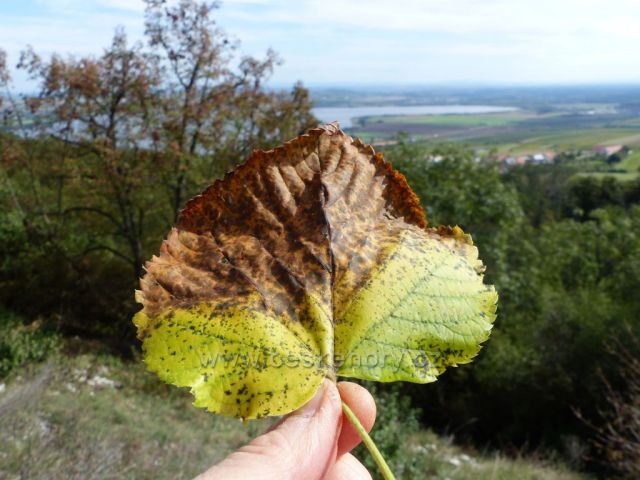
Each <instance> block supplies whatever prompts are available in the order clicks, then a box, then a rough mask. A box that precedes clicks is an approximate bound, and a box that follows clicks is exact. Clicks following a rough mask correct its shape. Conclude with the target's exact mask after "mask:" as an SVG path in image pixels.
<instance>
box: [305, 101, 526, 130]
mask: <svg viewBox="0 0 640 480" xmlns="http://www.w3.org/2000/svg"><path fill="white" fill-rule="evenodd" d="M515 110H518V109H517V108H515V107H495V106H490V105H410V106H394V105H389V106H386V107H317V108H314V109H313V114H314V115H315V116H316V117H318V118H319V119H320V120H321V121H322V122H323V123H329V122H334V121H336V120H337V121H338V122H340V126H341V127H342V128H349V127H352V126H353V123H352V120H353V119H354V118H358V117H368V116H371V115H469V114H482V113H505V112H513V111H515Z"/></svg>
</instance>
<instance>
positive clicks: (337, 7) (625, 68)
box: [0, 0, 640, 83]
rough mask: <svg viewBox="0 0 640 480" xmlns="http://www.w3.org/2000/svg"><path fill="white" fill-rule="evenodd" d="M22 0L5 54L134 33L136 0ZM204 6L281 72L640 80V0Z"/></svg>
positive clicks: (403, 78) (380, 79) (345, 78)
mask: <svg viewBox="0 0 640 480" xmlns="http://www.w3.org/2000/svg"><path fill="white" fill-rule="evenodd" d="M24 1H25V2H28V1H29V0H24ZM31 1H36V2H38V5H40V6H41V8H42V15H40V16H38V17H35V18H34V17H17V16H15V15H14V16H13V17H11V16H7V15H2V7H1V6H0V46H1V47H3V48H5V49H7V50H9V51H10V53H12V54H15V52H17V51H18V50H19V49H20V48H22V47H23V46H24V45H25V44H27V43H31V44H33V45H34V47H35V48H36V49H38V50H40V51H44V52H45V53H47V52H51V51H60V52H73V53H82V54H84V53H100V51H101V50H102V48H103V47H104V46H106V45H108V43H109V40H110V39H111V36H112V34H113V29H114V28H115V26H116V25H118V24H121V25H124V26H125V27H126V29H127V32H128V33H129V35H130V37H131V38H132V39H133V40H135V39H139V38H140V37H141V35H142V30H143V25H142V23H143V15H142V12H143V9H144V3H143V2H142V0H93V1H90V0H84V1H83V0H31ZM172 1H175V0H172ZM97 7H100V8H97ZM98 12H99V13H98ZM214 18H216V19H217V21H218V23H219V24H220V25H221V26H222V27H223V28H225V29H227V30H228V31H229V32H230V33H231V34H233V35H234V36H235V37H237V38H239V39H240V40H241V41H242V42H243V45H244V47H245V50H248V51H249V53H252V54H254V55H261V54H263V53H264V51H265V50H266V49H267V47H274V48H275V49H276V50H277V51H278V52H279V53H280V54H281V55H282V57H283V58H284V59H285V64H284V66H283V67H281V68H279V69H277V70H276V76H275V79H276V80H277V81H278V82H280V83H289V82H291V81H293V80H295V79H298V78H301V79H303V80H304V81H305V82H307V83H325V82H331V83H340V82H358V81H364V82H368V83H396V82H409V83H421V82H447V81H470V82H472V81H473V80H474V79H476V80H477V81H482V82H485V81H488V82H491V81H506V82H511V81H513V82H521V81H527V80H528V79H531V78H535V79H536V81H541V82H542V81H544V82H569V81H580V80H582V81H616V80H618V81H640V58H639V57H640V54H638V53H637V45H639V44H640V43H639V41H640V0H609V1H607V2H603V1H602V0H537V1H536V2H533V1H531V0H450V1H446V0H349V1H344V0H298V1H296V2H292V1H291V0H223V2H222V6H221V9H220V10H218V11H216V12H215V14H214Z"/></svg>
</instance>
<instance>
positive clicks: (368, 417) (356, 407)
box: [338, 382, 376, 455]
mask: <svg viewBox="0 0 640 480" xmlns="http://www.w3.org/2000/svg"><path fill="white" fill-rule="evenodd" d="M338 391H339V392H340V397H341V398H342V401H343V402H344V403H346V404H347V405H349V408H351V410H353V413H355V415H356V417H358V419H359V420H360V423H362V426H363V427H364V428H365V430H366V431H367V432H369V431H370V430H371V428H372V427H373V424H374V422H375V421H376V402H375V400H374V399H373V397H372V396H371V394H370V393H369V392H368V391H367V389H365V388H364V387H361V386H360V385H358V384H357V383H352V382H340V383H338ZM361 441H362V440H361V439H360V435H359V434H358V432H357V431H356V429H355V428H353V425H351V422H350V421H349V419H348V418H347V417H343V419H342V433H341V434H340V439H339V440H338V455H342V454H343V453H346V452H349V451H350V450H351V449H352V448H354V447H355V446H356V445H358V444H359V443H360V442H361Z"/></svg>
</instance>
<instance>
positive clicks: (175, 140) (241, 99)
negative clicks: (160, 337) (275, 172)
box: [0, 0, 317, 333]
mask: <svg viewBox="0 0 640 480" xmlns="http://www.w3.org/2000/svg"><path fill="white" fill-rule="evenodd" d="M216 8H218V5H217V4H216V3H206V2H198V1H195V0H182V1H180V2H178V3H175V2H171V4H170V5H169V4H167V3H166V2H163V1H147V11H146V38H147V41H146V43H135V44H133V45H132V44H130V43H129V42H127V38H126V34H125V32H124V31H123V30H122V29H118V30H116V32H115V35H114V37H113V41H112V43H111V45H109V46H108V47H107V48H106V49H105V50H104V51H103V52H102V53H101V54H100V55H89V56H82V57H72V56H62V55H60V54H54V55H52V56H51V57H50V58H43V57H41V56H40V55H38V54H37V53H36V52H34V51H33V50H32V49H31V48H27V49H26V50H25V51H24V52H23V53H22V55H21V58H20V62H19V65H18V67H19V68H20V69H23V70H24V71H25V72H27V73H28V75H29V76H30V77H31V79H32V80H34V81H35V82H36V83H37V85H38V88H37V94H35V95H15V94H13V92H12V90H11V85H10V76H9V72H8V68H7V59H6V55H5V54H4V52H2V51H0V88H3V89H4V90H6V93H5V95H4V97H3V100H4V102H5V105H4V107H2V106H0V108H2V114H1V115H2V116H3V118H4V120H3V124H4V125H5V130H7V131H8V133H5V134H2V135H0V182H1V185H0V205H1V206H2V209H3V211H6V212H7V214H8V216H5V215H3V216H2V219H3V222H4V221H5V220H6V222H5V223H4V227H6V228H4V227H3V229H0V230H1V231H0V237H2V236H3V235H4V233H6V235H4V237H3V238H4V239H6V241H7V243H6V245H7V246H8V247H9V248H10V250H11V251H13V249H14V246H15V245H17V244H19V243H20V241H21V240H19V239H27V241H26V242H23V248H22V250H21V254H20V255H18V256H13V257H12V256H10V255H9V253H8V252H9V250H7V252H5V251H3V252H2V253H3V255H2V258H0V260H1V261H0V264H6V265H7V270H6V271H5V270H3V271H2V272H0V282H2V284H3V287H6V288H3V289H2V290H3V296H2V299H5V298H6V299H7V301H9V302H11V303H12V305H13V306H14V307H15V308H16V309H17V310H19V311H23V312H24V313H25V314H26V315H27V316H29V315H32V314H33V315H35V314H38V315H44V316H52V317H53V316H54V315H56V316H58V317H59V318H62V317H63V318H64V322H65V323H66V324H69V323H73V322H74V321H75V320H73V319H74V318H75V319H76V320H78V322H80V323H81V324H82V325H83V327H87V328H90V329H93V331H94V332H95V331H100V332H101V333H102V332H104V331H107V330H109V328H102V327H101V326H100V325H103V326H104V325H106V324H109V323H110V322H111V323H113V322H114V320H115V319H125V318H127V317H129V316H130V314H131V311H132V309H133V308H134V305H133V301H132V300H133V299H132V298H130V291H131V289H132V288H133V285H134V284H135V283H136V282H137V281H138V278H139V277H140V275H141V273H142V264H143V261H144V260H145V259H146V258H147V257H148V255H149V252H151V251H153V250H155V249H156V247H157V241H158V240H157V239H158V238H160V237H161V234H162V232H164V231H165V230H166V229H167V228H168V227H169V226H170V225H171V224H173V223H174V219H175V218H176V216H177V214H178V213H179V211H180V209H181V208H182V206H183V204H184V203H185V202H186V200H187V199H188V198H189V197H191V196H192V195H194V194H196V193H197V192H199V191H201V190H202V189H203V188H204V187H206V186H207V185H209V184H210V183H211V182H212V180H213V179H214V178H215V177H217V176H219V175H220V174H221V173H223V172H224V170H225V169H226V168H228V167H229V166H230V165H232V164H234V163H239V162H241V161H242V160H244V158H245V156H246V155H247V154H248V153H249V152H250V151H251V150H252V149H254V148H270V147H272V146H274V145H275V144H278V143H282V142H283V141H285V140H288V139H289V137H290V136H293V134H292V133H293V132H296V133H297V132H300V131H302V130H305V129H306V128H308V127H310V126H315V125H316V124H317V121H316V119H315V118H314V117H313V115H312V114H311V100H310V98H309V94H308V91H307V90H306V89H305V88H304V87H303V86H302V85H301V84H296V85H295V86H294V87H293V88H292V90H291V91H290V92H277V91H272V90H269V89H268V88H267V87H266V82H267V80H268V78H269V75H270V74H271V72H272V70H273V68H274V67H275V66H276V65H277V64H278V62H279V61H278V58H277V56H276V55H275V54H274V53H273V52H271V51H269V52H267V55H266V56H265V58H264V59H254V58H251V57H240V56H239V55H238V43H237V42H232V41H231V40H230V38H229V37H228V36H227V35H226V34H225V33H224V32H223V31H222V30H221V29H220V28H219V27H218V26H217V24H216V22H215V21H214V20H213V13H214V11H215V9H216ZM3 213H4V212H3ZM9 214H10V215H9ZM9 217H10V218H9ZM5 230H6V232H5ZM3 238H0V242H2V241H3ZM5 261H6V262H5ZM125 269H126V270H128V273H126V271H123V270H125ZM36 271H37V272H39V273H38V274H34V272H36ZM43 272H47V274H46V275H45V274H44V273H43ZM49 272H50V274H51V277H49V276H48V274H49ZM123 278H126V280H123ZM21 284H22V285H32V286H33V289H25V288H20V285H21ZM34 291H37V292H38V298H37V299H35V298H34V293H33V292H34ZM105 291H106V292H107V293H106V294H105ZM44 299H46V301H45V300H44ZM41 300H42V301H41ZM59 312H64V313H63V314H60V313H59ZM88 316H91V322H87V321H86V320H84V319H85V318H86V317H88ZM115 324H117V322H115ZM110 331H112V330H110Z"/></svg>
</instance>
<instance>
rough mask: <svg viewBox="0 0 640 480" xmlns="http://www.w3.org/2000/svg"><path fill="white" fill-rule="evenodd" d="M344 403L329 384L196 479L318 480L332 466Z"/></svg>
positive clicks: (334, 387)
mask: <svg viewBox="0 0 640 480" xmlns="http://www.w3.org/2000/svg"><path fill="white" fill-rule="evenodd" d="M341 428H342V404H341V400H340V394H339V393H338V389H337V388H336V385H335V384H334V383H332V382H330V381H328V380H325V381H324V383H323V384H322V385H321V386H320V388H319V389H318V392H317V393H316V395H315V396H314V397H313V398H312V399H311V400H310V401H309V402H308V403H307V404H306V405H305V406H304V407H302V408H301V409H299V410H296V411H295V412H293V413H292V414H291V415H289V416H288V417H286V418H285V419H284V420H283V421H282V422H281V423H280V424H279V425H277V426H276V428H274V429H273V430H271V431H269V432H267V433H265V434H263V435H261V436H259V437H257V438H256V439H254V440H253V441H252V442H251V443H249V444H248V445H245V446H244V447H242V448H240V449H239V450H236V451H235V452H233V453H232V454H231V455H229V456H228V457H227V458H225V459H224V460H223V461H222V462H220V463H219V464H217V465H214V466H213V467H211V468H210V469H209V470H208V471H206V472H205V473H203V474H202V475H201V476H199V477H197V479H196V480H218V479H229V478H233V479H238V480H253V479H257V478H260V479H265V480H270V479H274V480H275V479H278V480H287V479H299V478H304V479H309V480H314V479H321V478H323V477H324V475H325V473H326V472H327V470H328V469H329V468H330V467H331V466H332V465H333V464H334V463H335V460H336V454H337V442H338V437H339V436H340V430H341Z"/></svg>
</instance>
